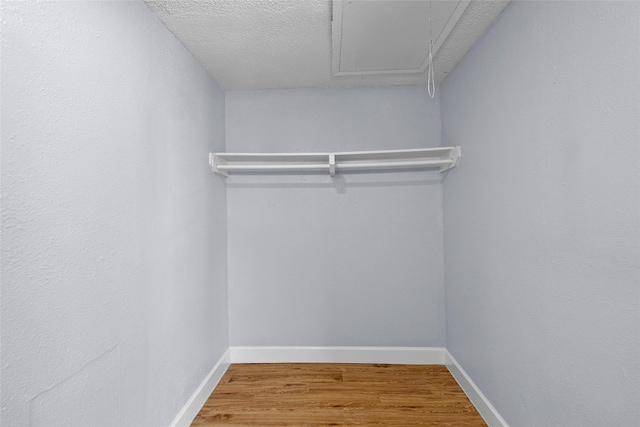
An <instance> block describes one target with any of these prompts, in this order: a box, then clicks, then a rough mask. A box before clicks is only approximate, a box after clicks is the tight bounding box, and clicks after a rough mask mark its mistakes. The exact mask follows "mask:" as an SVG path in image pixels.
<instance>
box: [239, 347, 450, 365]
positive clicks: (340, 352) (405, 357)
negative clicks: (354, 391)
mask: <svg viewBox="0 0 640 427" xmlns="http://www.w3.org/2000/svg"><path fill="white" fill-rule="evenodd" d="M230 350H231V363H380V364H408V365H444V364H445V363H444V362H445V353H446V349H445V348H444V347H231V348H230Z"/></svg>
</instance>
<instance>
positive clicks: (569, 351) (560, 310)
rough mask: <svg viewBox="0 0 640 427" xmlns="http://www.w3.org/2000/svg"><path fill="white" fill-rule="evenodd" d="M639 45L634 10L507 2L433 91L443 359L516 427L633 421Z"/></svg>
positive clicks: (637, 374) (639, 391)
mask: <svg viewBox="0 0 640 427" xmlns="http://www.w3.org/2000/svg"><path fill="white" fill-rule="evenodd" d="M638 46H640V3H638V2H619V3H618V2H515V3H512V4H511V5H509V6H508V7H507V9H506V10H505V12H504V13H503V15H502V16H501V17H500V18H499V19H498V21H497V22H496V23H495V25H494V26H493V27H492V28H491V29H490V30H489V32H488V33H487V34H486V35H485V37H484V38H483V39H482V40H481V41H480V42H479V43H478V44H477V45H476V46H475V47H474V48H473V49H472V50H471V51H470V52H469V53H468V54H467V56H466V57H465V58H464V60H463V61H462V62H461V63H460V64H459V65H458V67H457V68H456V69H455V71H454V72H453V73H452V74H450V75H449V77H448V78H447V79H446V80H445V82H444V83H443V85H442V93H441V96H442V118H443V121H442V133H443V143H444V144H452V143H456V144H461V145H462V147H463V152H464V157H463V159H462V162H461V164H460V166H459V167H458V168H457V169H455V170H454V171H452V172H451V173H450V174H449V175H448V176H447V177H446V178H445V179H444V196H445V197H444V220H445V222H444V224H445V260H446V262H445V266H446V269H445V275H446V301H447V304H446V307H447V346H448V349H449V350H450V351H451V352H452V354H453V355H454V357H456V358H457V359H458V361H459V362H461V364H462V366H463V367H464V368H465V369H466V370H467V372H468V373H469V374H470V375H471V377H472V378H473V380H474V381H475V382H476V383H477V384H478V385H479V386H480V388H481V389H482V390H483V392H484V393H485V394H486V395H487V397H488V398H489V399H490V400H491V402H492V403H493V404H494V405H495V406H496V407H497V409H498V411H500V413H501V414H502V415H503V416H504V417H505V419H506V420H507V422H509V423H510V425H512V426H637V425H638V423H639V421H640V402H639V397H640V383H639V381H640V367H639V364H640V330H639V324H640V316H639V313H640V307H639V300H640V266H639V263H640V249H639V237H640V206H639V205H640V201H639V197H640V154H639V151H640V143H639V141H640V121H639V118H640V99H639V94H640V55H639V50H638Z"/></svg>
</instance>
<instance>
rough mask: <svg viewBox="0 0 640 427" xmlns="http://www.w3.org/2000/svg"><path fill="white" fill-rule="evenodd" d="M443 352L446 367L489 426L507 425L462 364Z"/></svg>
mask: <svg viewBox="0 0 640 427" xmlns="http://www.w3.org/2000/svg"><path fill="white" fill-rule="evenodd" d="M445 353H446V354H445V365H446V366H447V369H449V372H451V375H453V378H455V379H456V381H457V382H458V384H459V385H460V387H461V388H462V390H463V391H464V392H465V393H466V394H467V396H468V397H469V400H470V401H471V403H473V406H475V407H476V409H477V410H478V412H479V413H480V415H482V418H484V420H485V422H486V423H487V424H488V425H489V427H509V424H507V422H506V421H505V420H504V418H502V416H501V415H500V414H499V413H498V411H497V410H496V408H494V407H493V405H492V404H491V402H489V399H487V397H486V396H485V395H484V394H483V393H482V392H481V391H480V389H479V388H478V386H477V385H476V384H475V383H474V382H473V380H472V379H471V377H469V375H467V373H466V372H465V370H464V369H462V366H460V364H459V363H458V361H457V360H456V359H455V358H454V357H453V355H452V354H451V353H449V351H448V350H446V351H445Z"/></svg>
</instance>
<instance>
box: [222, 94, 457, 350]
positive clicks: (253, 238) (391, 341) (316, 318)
mask: <svg viewBox="0 0 640 427" xmlns="http://www.w3.org/2000/svg"><path fill="white" fill-rule="evenodd" d="M226 118H227V122H226V126H227V148H228V151H230V152H233V151H239V152H254V151H255V152H296V151H301V152H304V151H321V152H322V151H349V150H372V149H393V148H398V149H400V148H418V147H430V146H437V145H439V144H440V107H439V102H438V100H437V99H434V100H432V99H430V98H429V97H428V96H427V94H426V90H425V89H424V88H418V87H403V88H400V87H396V88H375V89H372V88H369V89H349V90H345V89H341V90H328V89H327V90H322V89H320V90H280V91H249V92H227V94H226ZM227 179H228V181H227V183H228V188H227V195H228V199H227V203H228V218H229V228H228V233H229V315H230V332H229V335H230V340H231V343H232V345H306V346H314V345H317V346H320V345H328V346H331V345H356V346H361V345H380V346H441V345H444V290H443V260H442V251H443V250H442V192H441V191H442V190H441V188H442V186H441V177H440V174H439V172H437V171H433V172H425V171H422V172H415V171H413V172H401V173H397V172H395V173H374V174H369V173H365V174H362V173H360V174H357V173H356V174H339V175H337V176H336V177H335V178H331V177H329V176H328V175H327V176H325V175H300V174H291V175H287V176H282V175H259V176H250V175H245V176H239V175H236V176H232V177H229V178H227Z"/></svg>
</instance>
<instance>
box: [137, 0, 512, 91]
mask: <svg viewBox="0 0 640 427" xmlns="http://www.w3.org/2000/svg"><path fill="white" fill-rule="evenodd" d="M373 1H380V0H373ZM145 2H146V3H147V5H148V7H149V8H150V9H151V10H152V11H153V12H154V13H155V14H156V15H157V16H158V17H159V18H160V19H161V20H162V22H164V24H165V25H166V26H167V28H169V30H170V31H171V32H172V33H173V34H175V35H176V37H177V38H178V39H179V40H180V41H182V43H183V44H184V45H185V47H186V48H187V49H189V51H191V53H192V54H193V55H194V56H195V57H196V58H197V59H198V60H199V61H200V62H201V63H202V65H203V66H204V67H205V68H206V69H207V70H208V71H209V72H210V73H211V75H212V76H213V77H214V78H215V79H216V80H217V81H218V83H219V84H220V86H221V87H222V88H223V89H225V90H249V89H280V88H301V87H348V86H387V85H415V84H426V81H427V76H426V73H416V74H401V75H368V76H338V77H336V76H333V75H332V72H331V70H332V68H331V10H332V3H331V1H330V0H145ZM508 2H509V0H499V1H498V0H475V1H472V2H471V3H470V4H469V6H468V7H467V9H466V10H465V12H464V14H463V15H462V16H461V18H460V20H459V21H458V23H457V24H456V26H455V27H454V29H453V30H452V32H451V33H450V35H449V37H448V38H447V40H446V41H445V42H444V44H443V45H442V47H441V48H440V49H439V50H438V53H437V55H436V58H435V60H434V70H435V75H436V81H437V82H440V81H441V80H442V79H443V78H444V77H445V76H446V74H447V73H448V72H449V71H451V70H452V69H453V67H455V65H456V64H457V63H458V61H460V59H461V58H462V57H463V56H464V54H465V53H466V52H467V51H468V50H469V48H470V47H471V46H472V45H473V44H474V43H475V42H476V40H478V38H480V36H481V35H482V33H483V32H484V31H485V30H486V29H487V28H488V27H489V25H490V24H491V23H492V22H493V20H494V19H495V18H496V17H497V16H498V14H499V13H500V12H501V11H502V9H504V7H505V6H506V5H507V4H508Z"/></svg>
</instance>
